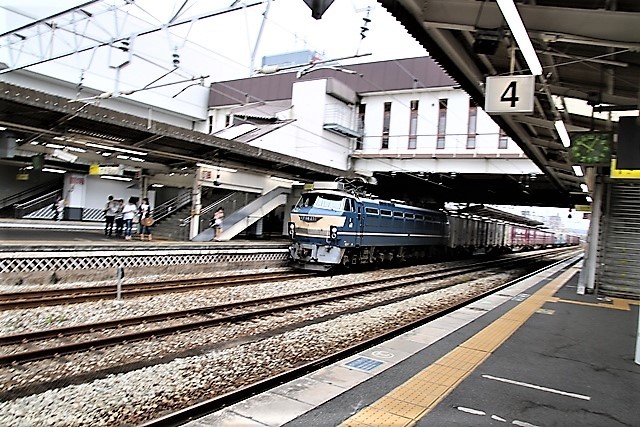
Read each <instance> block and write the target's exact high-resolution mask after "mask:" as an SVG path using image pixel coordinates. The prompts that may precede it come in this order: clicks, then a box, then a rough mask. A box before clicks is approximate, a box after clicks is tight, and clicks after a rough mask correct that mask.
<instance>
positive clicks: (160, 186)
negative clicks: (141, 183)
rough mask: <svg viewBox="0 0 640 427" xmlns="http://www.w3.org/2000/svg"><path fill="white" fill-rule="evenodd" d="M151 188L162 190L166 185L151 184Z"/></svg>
mask: <svg viewBox="0 0 640 427" xmlns="http://www.w3.org/2000/svg"><path fill="white" fill-rule="evenodd" d="M151 186H152V187H153V188H162V187H164V184H151Z"/></svg>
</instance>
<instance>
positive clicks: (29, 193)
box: [0, 182, 62, 218]
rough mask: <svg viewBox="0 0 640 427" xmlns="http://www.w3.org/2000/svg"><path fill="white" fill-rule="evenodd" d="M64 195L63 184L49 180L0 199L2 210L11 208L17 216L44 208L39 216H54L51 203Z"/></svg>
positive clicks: (20, 216)
mask: <svg viewBox="0 0 640 427" xmlns="http://www.w3.org/2000/svg"><path fill="white" fill-rule="evenodd" d="M58 195H62V184H61V183H59V182H47V183H44V184H41V185H38V186H35V187H32V188H29V189H27V190H24V191H21V192H19V193H16V194H13V195H11V196H9V197H5V198H4V199H2V200H0V210H2V209H4V210H7V209H11V210H13V216H14V217H15V218H23V217H26V216H28V215H29V214H31V213H34V212H37V211H40V210H42V213H41V216H39V217H37V218H53V210H52V209H51V205H53V203H54V202H55V201H56V196H58Z"/></svg>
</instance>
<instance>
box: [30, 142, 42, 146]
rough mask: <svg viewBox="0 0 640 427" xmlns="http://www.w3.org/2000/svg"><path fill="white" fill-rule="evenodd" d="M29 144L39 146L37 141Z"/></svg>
mask: <svg viewBox="0 0 640 427" xmlns="http://www.w3.org/2000/svg"><path fill="white" fill-rule="evenodd" d="M30 144H31V145H39V144H40V143H39V142H38V141H31V142H30Z"/></svg>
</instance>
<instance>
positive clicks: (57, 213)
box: [53, 196, 64, 221]
mask: <svg viewBox="0 0 640 427" xmlns="http://www.w3.org/2000/svg"><path fill="white" fill-rule="evenodd" d="M63 214H64V199H63V198H62V196H58V197H57V198H56V201H55V202H54V203H53V220H54V221H60V220H61V219H62V216H63Z"/></svg>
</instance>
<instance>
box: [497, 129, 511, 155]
mask: <svg viewBox="0 0 640 427" xmlns="http://www.w3.org/2000/svg"><path fill="white" fill-rule="evenodd" d="M508 145H509V138H508V137H507V134H506V133H505V132H504V131H503V130H502V129H500V134H499V136H498V149H500V150H504V149H506V148H507V147H508Z"/></svg>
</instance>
